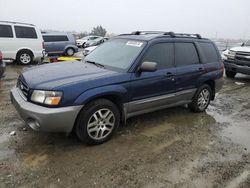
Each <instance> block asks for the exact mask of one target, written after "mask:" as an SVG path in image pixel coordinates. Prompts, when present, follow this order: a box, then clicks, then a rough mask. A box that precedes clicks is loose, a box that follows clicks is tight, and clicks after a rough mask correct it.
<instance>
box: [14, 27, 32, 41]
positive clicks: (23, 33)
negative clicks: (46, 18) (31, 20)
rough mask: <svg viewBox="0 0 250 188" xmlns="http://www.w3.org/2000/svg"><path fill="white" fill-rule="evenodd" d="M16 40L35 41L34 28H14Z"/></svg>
mask: <svg viewBox="0 0 250 188" xmlns="http://www.w3.org/2000/svg"><path fill="white" fill-rule="evenodd" d="M14 27H15V33H16V38H25V39H37V34H36V30H35V28H34V27H24V26H14Z"/></svg>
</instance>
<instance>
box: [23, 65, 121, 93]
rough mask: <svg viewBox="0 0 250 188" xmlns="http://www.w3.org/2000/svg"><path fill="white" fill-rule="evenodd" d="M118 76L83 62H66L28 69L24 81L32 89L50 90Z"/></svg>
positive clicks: (113, 72)
mask: <svg viewBox="0 0 250 188" xmlns="http://www.w3.org/2000/svg"><path fill="white" fill-rule="evenodd" d="M115 74H118V72H115V71H111V70H107V69H104V68H101V67H97V66H96V65H92V64H89V63H84V62H83V61H64V62H60V63H53V64H48V65H41V66H37V67H34V68H31V69H28V70H27V71H26V72H24V73H23V74H22V77H23V79H24V80H25V82H26V83H27V84H28V85H29V87H30V88H32V89H44V90H50V89H53V88H55V87H60V86H62V85H67V84H71V83H78V82H86V81H89V80H93V79H98V78H104V77H107V76H111V75H115Z"/></svg>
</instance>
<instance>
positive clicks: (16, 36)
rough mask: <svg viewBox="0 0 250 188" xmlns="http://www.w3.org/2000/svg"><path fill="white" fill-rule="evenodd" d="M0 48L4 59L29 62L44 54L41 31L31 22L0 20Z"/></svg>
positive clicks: (23, 62)
mask: <svg viewBox="0 0 250 188" xmlns="http://www.w3.org/2000/svg"><path fill="white" fill-rule="evenodd" d="M0 50H1V51H2V53H3V57H4V59H8V60H16V61H17V62H18V63H20V64H24V65H26V64H30V63H31V62H32V61H33V60H41V58H42V57H43V56H44V52H45V51H44V43H43V38H42V34H41V31H40V30H39V29H38V28H37V27H36V26H34V25H33V24H26V23H19V22H9V21H0Z"/></svg>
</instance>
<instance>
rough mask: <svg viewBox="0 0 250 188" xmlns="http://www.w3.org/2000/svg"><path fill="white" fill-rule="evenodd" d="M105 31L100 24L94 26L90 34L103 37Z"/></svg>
mask: <svg viewBox="0 0 250 188" xmlns="http://www.w3.org/2000/svg"><path fill="white" fill-rule="evenodd" d="M106 33H107V31H106V29H105V28H103V27H102V26H101V25H98V26H96V27H94V28H93V29H92V31H91V35H97V36H102V37H104V36H105V35H106Z"/></svg>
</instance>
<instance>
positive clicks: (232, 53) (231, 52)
mask: <svg viewBox="0 0 250 188" xmlns="http://www.w3.org/2000/svg"><path fill="white" fill-rule="evenodd" d="M228 54H229V55H232V56H235V55H236V52H235V51H232V50H229V52H228Z"/></svg>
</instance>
